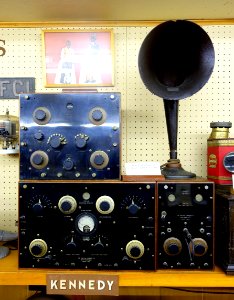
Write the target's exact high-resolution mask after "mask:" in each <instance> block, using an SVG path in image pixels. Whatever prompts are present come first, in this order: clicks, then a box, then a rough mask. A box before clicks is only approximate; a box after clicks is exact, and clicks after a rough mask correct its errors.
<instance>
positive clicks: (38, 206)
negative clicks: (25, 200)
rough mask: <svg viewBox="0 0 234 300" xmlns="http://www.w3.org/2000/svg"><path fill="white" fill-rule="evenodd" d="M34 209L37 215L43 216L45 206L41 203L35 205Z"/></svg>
mask: <svg viewBox="0 0 234 300" xmlns="http://www.w3.org/2000/svg"><path fill="white" fill-rule="evenodd" d="M32 209H33V212H34V213H35V214H36V215H41V213H42V212H43V205H42V204H41V203H40V202H38V203H35V204H34V205H33V207H32Z"/></svg>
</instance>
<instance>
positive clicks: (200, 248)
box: [189, 238, 208, 256]
mask: <svg viewBox="0 0 234 300" xmlns="http://www.w3.org/2000/svg"><path fill="white" fill-rule="evenodd" d="M189 249H190V251H191V252H192V253H193V254H194V255H195V256H203V255H204V254H206V252H207V250H208V245H207V243H206V241H205V240H203V239H201V238H195V239H193V240H192V241H191V242H190V243H189Z"/></svg>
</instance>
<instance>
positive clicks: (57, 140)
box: [50, 135, 61, 149]
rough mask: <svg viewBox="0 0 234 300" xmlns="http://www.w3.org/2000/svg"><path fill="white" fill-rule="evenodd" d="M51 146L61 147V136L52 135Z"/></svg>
mask: <svg viewBox="0 0 234 300" xmlns="http://www.w3.org/2000/svg"><path fill="white" fill-rule="evenodd" d="M50 146H51V147H52V148H55V149H57V148H59V147H60V146H61V138H60V136H57V135H55V136H52V137H51V138H50Z"/></svg>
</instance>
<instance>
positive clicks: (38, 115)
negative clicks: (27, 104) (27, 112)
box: [34, 109, 46, 121]
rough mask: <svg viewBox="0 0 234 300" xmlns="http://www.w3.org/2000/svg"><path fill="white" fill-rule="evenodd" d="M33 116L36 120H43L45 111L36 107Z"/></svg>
mask: <svg viewBox="0 0 234 300" xmlns="http://www.w3.org/2000/svg"><path fill="white" fill-rule="evenodd" d="M34 116H35V118H36V119H37V120H38V121H43V120H45V118H46V112H45V111H44V110H43V109H37V110H36V111H35V115H34Z"/></svg>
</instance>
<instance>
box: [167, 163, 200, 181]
mask: <svg viewBox="0 0 234 300" xmlns="http://www.w3.org/2000/svg"><path fill="white" fill-rule="evenodd" d="M161 173H162V175H163V176H165V178H167V179H187V178H194V177H196V174H194V173H191V172H188V171H185V170H184V169H183V168H182V167H181V163H180V160H179V159H169V160H168V161H167V163H166V164H165V165H163V166H162V170H161Z"/></svg>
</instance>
